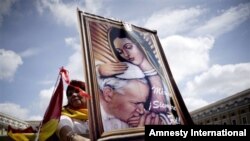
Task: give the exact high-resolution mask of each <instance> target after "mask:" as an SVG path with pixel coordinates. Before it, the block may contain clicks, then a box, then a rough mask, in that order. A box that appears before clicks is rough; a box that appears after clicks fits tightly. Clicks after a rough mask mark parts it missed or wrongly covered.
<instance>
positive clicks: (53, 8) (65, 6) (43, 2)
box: [37, 0, 102, 26]
mask: <svg viewBox="0 0 250 141" xmlns="http://www.w3.org/2000/svg"><path fill="white" fill-rule="evenodd" d="M84 2H85V7H82V6H81V5H84V3H82V2H80V1H78V3H77V2H76V1H72V2H70V3H64V2H62V1H60V0H38V1H37V10H38V11H39V12H40V13H41V14H42V13H43V12H44V11H45V10H47V9H48V10H49V11H50V12H51V13H52V14H53V15H54V17H55V19H56V20H57V21H58V22H59V23H63V24H64V25H66V26H77V13H76V11H77V8H80V10H84V11H86V12H90V13H96V12H97V11H98V10H99V8H101V4H102V0H86V1H84Z"/></svg>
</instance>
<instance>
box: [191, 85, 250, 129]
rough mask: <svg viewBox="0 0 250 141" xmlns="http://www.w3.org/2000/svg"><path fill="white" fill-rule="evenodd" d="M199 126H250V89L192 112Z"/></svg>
mask: <svg viewBox="0 0 250 141" xmlns="http://www.w3.org/2000/svg"><path fill="white" fill-rule="evenodd" d="M190 114H191V117H192V119H193V121H194V123H195V124H197V125H250V89H247V90H244V91H242V92H239V93H236V94H234V95H232V96H229V97H227V98H224V99H222V100H219V101H217V102H215V103H212V104H210V105H207V106H205V107H202V108H200V109H197V110H195V111H192V112H190Z"/></svg>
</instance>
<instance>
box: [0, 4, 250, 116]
mask: <svg viewBox="0 0 250 141" xmlns="http://www.w3.org/2000/svg"><path fill="white" fill-rule="evenodd" d="M77 7H78V8H80V10H82V11H86V12H89V13H93V14H96V15H100V16H104V17H108V18H115V19H119V20H123V21H126V22H129V23H131V24H134V25H138V26H142V27H146V28H149V29H153V30H157V33H158V36H159V38H160V42H161V44H162V46H163V48H164V51H165V55H166V57H167V59H168V62H169V65H170V67H171V70H172V73H173V75H174V78H175V80H176V82H177V84H178V87H179V89H180V91H181V93H182V96H183V98H184V101H185V103H186V105H187V107H188V110H189V111H193V110H195V109H198V108H200V107H203V106H205V105H207V104H210V103H212V102H215V101H217V100H219V99H221V98H224V97H227V96H230V95H232V94H235V93H237V92H240V91H243V90H245V89H248V88H250V55H249V53H250V40H249V37H250V28H249V25H250V2H249V1H247V0H211V1H207V0H190V1H187V0H175V1H173V0H158V1H155V0H126V1H123V0H85V1H84V0H25V1H22V0H1V1H0V112H3V113H7V114H10V115H13V116H16V117H18V118H20V119H25V120H37V119H41V118H42V116H43V114H44V112H45V109H46V107H47V105H48V102H49V100H50V97H51V94H52V91H53V89H54V84H55V82H56V78H57V75H58V72H59V68H60V67H61V66H64V67H65V68H66V69H68V71H69V73H70V77H71V79H79V80H83V81H84V73H83V72H84V66H83V63H82V51H81V47H80V36H79V30H78V23H77V14H76V8H77ZM65 102H66V101H65V100H64V103H65Z"/></svg>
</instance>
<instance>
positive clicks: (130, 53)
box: [114, 38, 145, 65]
mask: <svg viewBox="0 0 250 141" xmlns="http://www.w3.org/2000/svg"><path fill="white" fill-rule="evenodd" d="M114 46H115V48H116V51H117V52H118V53H119V55H120V56H121V57H122V58H124V59H125V60H127V61H128V62H130V63H133V64H135V65H140V64H141V63H142V62H143V60H144V59H145V56H144V54H143V52H142V51H141V50H140V49H139V47H138V46H137V45H136V44H135V43H133V42H132V41H131V40H130V39H128V38H116V39H115V40H114Z"/></svg>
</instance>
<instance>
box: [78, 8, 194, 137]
mask: <svg viewBox="0 0 250 141" xmlns="http://www.w3.org/2000/svg"><path fill="white" fill-rule="evenodd" d="M78 16H79V27H80V35H81V41H82V49H83V57H84V59H83V60H84V61H83V62H84V66H85V79H86V83H87V92H88V93H89V94H90V96H91V99H90V102H89V104H88V108H89V125H90V137H91V139H92V140H106V139H117V140H121V139H124V138H125V139H126V138H131V139H141V138H143V136H144V128H145V125H180V124H182V125H184V124H185V125H187V124H193V122H192V119H191V117H190V115H189V113H188V111H187V108H186V106H185V104H184V102H183V100H182V97H181V94H180V92H179V90H178V87H177V85H176V83H175V81H174V79H173V76H172V74H171V70H170V68H169V65H168V63H167V60H166V57H165V55H164V52H163V49H162V47H161V44H160V42H159V39H158V37H157V33H156V31H152V30H149V29H145V28H142V27H138V26H135V25H131V24H128V23H125V22H122V21H118V20H112V19H108V18H104V17H101V16H97V15H92V14H89V13H84V12H82V11H80V10H78Z"/></svg>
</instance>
